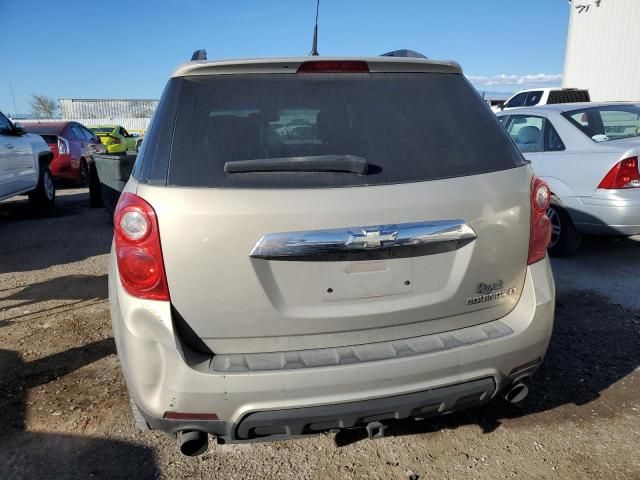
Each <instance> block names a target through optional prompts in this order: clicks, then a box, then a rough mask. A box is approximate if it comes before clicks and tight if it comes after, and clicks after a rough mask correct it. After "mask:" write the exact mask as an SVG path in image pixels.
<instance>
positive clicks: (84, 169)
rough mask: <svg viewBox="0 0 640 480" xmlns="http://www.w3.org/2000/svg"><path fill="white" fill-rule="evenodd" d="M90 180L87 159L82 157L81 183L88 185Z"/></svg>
mask: <svg viewBox="0 0 640 480" xmlns="http://www.w3.org/2000/svg"><path fill="white" fill-rule="evenodd" d="M88 181H89V166H88V165H87V161H86V160H85V159H84V158H82V159H80V183H81V184H82V186H87V185H88Z"/></svg>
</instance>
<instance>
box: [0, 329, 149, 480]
mask: <svg viewBox="0 0 640 480" xmlns="http://www.w3.org/2000/svg"><path fill="white" fill-rule="evenodd" d="M113 353H115V345H114V343H113V339H111V338H109V339H105V340H100V341H97V342H94V343H91V344H88V345H84V346H82V347H77V348H72V349H69V350H67V351H65V352H62V353H57V354H54V355H50V356H48V357H45V358H42V359H39V360H35V361H32V362H28V363H25V362H23V361H22V359H21V357H20V355H19V354H18V353H17V352H15V351H12V350H0V392H2V398H1V399H0V408H1V409H2V416H3V421H2V422H0V478H2V479H13V478H30V479H31V478H38V479H45V478H51V479H59V478H74V479H75V478H77V479H85V478H90V477H99V478H155V477H157V476H159V472H158V469H157V466H156V461H155V457H154V453H153V451H152V450H151V449H150V448H147V447H144V446H141V445H136V444H132V443H129V442H124V441H117V440H109V439H104V438H96V437H88V436H75V435H64V434H55V433H38V432H28V431H26V430H25V415H26V395H27V392H28V390H29V389H32V388H34V387H38V386H40V385H44V384H46V383H49V382H50V381H52V380H54V379H56V378H58V377H60V376H63V375H67V374H69V373H71V372H73V371H75V370H77V369H79V368H82V367H83V366H85V365H88V364H90V363H93V362H95V361H97V360H99V359H101V358H103V357H105V356H107V355H111V354H113Z"/></svg>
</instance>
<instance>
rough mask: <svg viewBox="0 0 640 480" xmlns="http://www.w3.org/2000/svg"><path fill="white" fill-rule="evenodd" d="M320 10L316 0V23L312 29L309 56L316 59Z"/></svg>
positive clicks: (318, 2)
mask: <svg viewBox="0 0 640 480" xmlns="http://www.w3.org/2000/svg"><path fill="white" fill-rule="evenodd" d="M319 10H320V0H316V23H315V25H314V27H313V43H312V44H311V53H310V54H309V55H311V56H312V57H317V56H318V55H320V54H319V53H318V11H319Z"/></svg>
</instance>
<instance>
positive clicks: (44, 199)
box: [29, 167, 56, 209]
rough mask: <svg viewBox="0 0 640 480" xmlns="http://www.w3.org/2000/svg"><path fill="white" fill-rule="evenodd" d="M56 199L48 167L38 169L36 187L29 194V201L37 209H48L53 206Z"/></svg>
mask: <svg viewBox="0 0 640 480" xmlns="http://www.w3.org/2000/svg"><path fill="white" fill-rule="evenodd" d="M55 199H56V186H55V184H54V183H53V177H52V176H51V170H49V167H41V168H40V176H39V177H38V185H37V186H36V188H35V190H33V191H31V192H29V201H30V202H31V204H32V205H33V206H34V207H36V208H39V209H48V208H50V207H52V206H53V203H54V202H55Z"/></svg>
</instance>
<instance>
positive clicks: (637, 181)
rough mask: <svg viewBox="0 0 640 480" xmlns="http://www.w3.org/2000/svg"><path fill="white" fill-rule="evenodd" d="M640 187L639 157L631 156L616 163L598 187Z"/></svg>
mask: <svg viewBox="0 0 640 480" xmlns="http://www.w3.org/2000/svg"><path fill="white" fill-rule="evenodd" d="M638 187H640V172H638V157H629V158H625V159H624V160H622V161H620V162H618V163H616V164H615V165H614V167H613V168H612V169H611V170H609V173H607V174H606V175H605V177H604V178H603V179H602V181H601V182H600V185H598V188H606V189H611V188H638Z"/></svg>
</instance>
